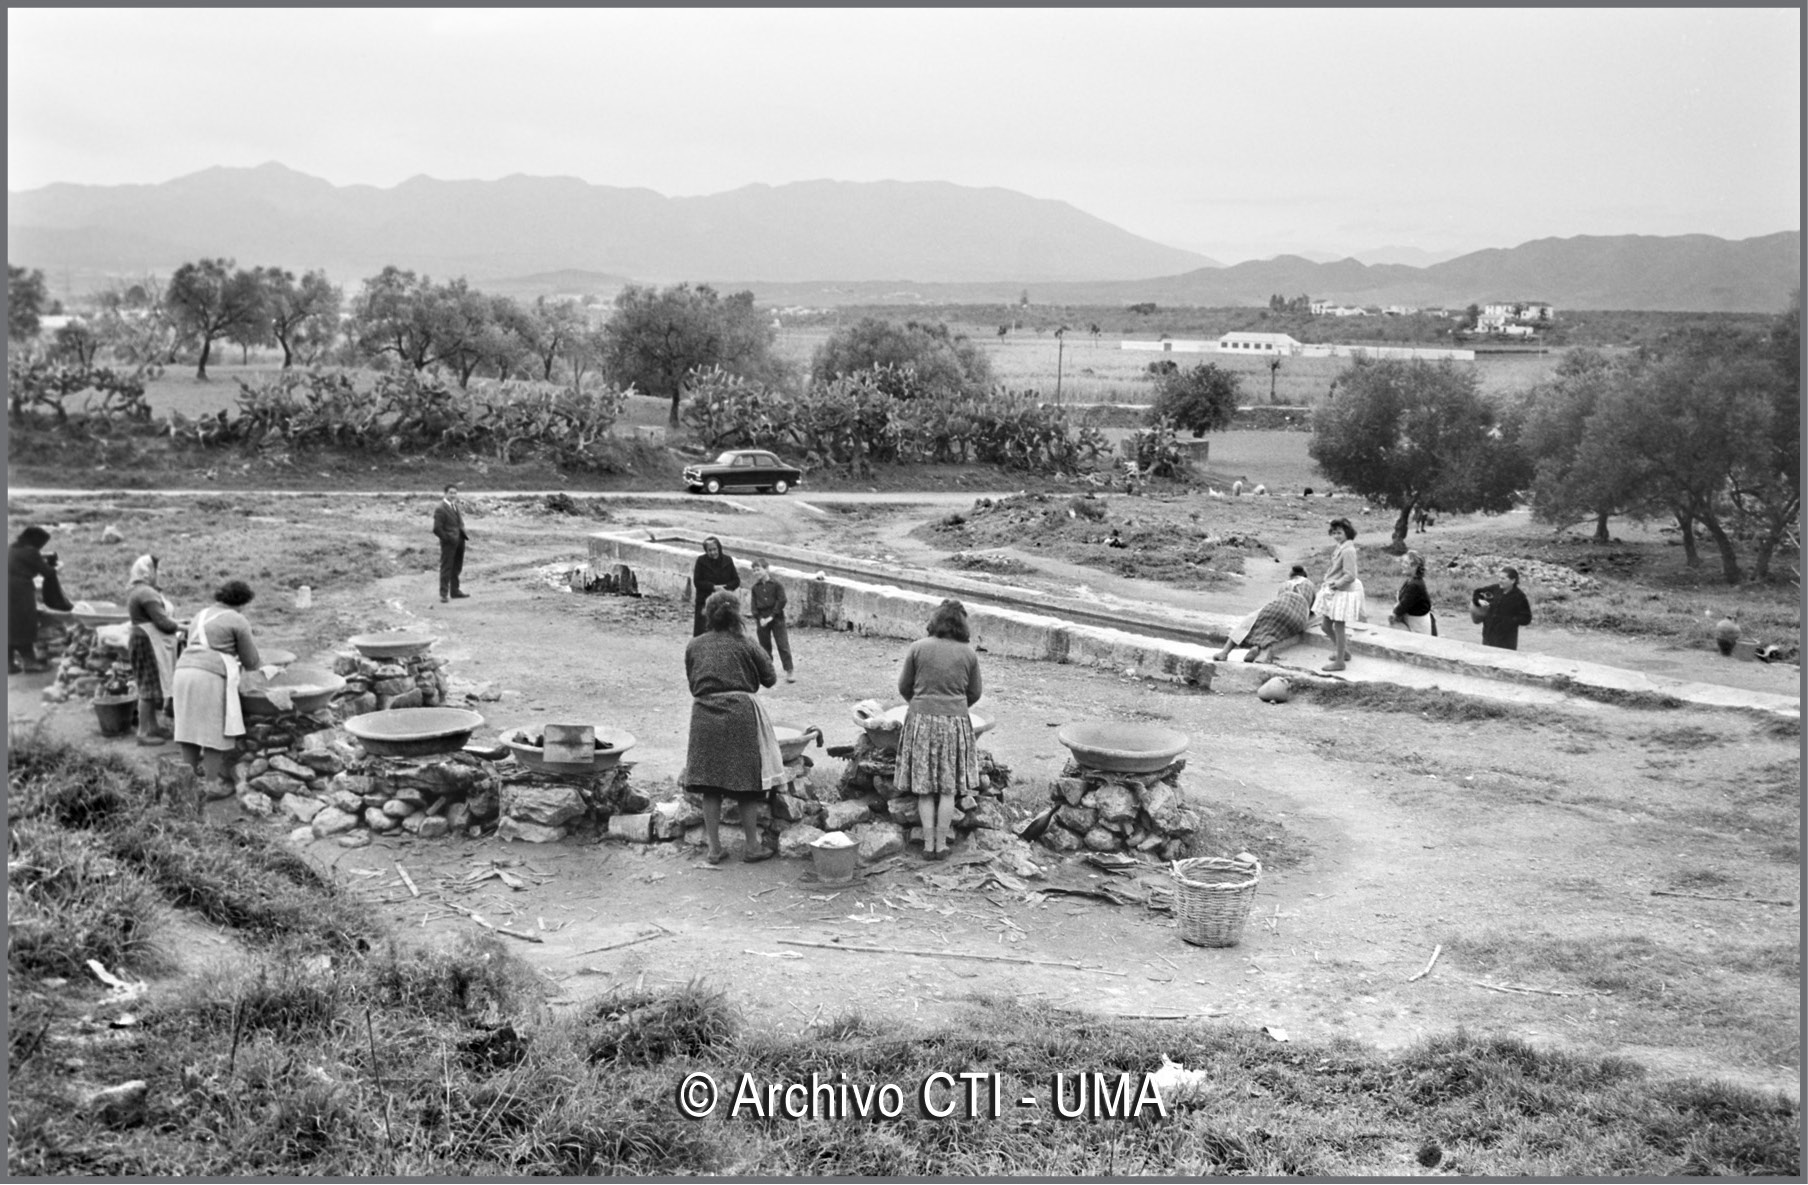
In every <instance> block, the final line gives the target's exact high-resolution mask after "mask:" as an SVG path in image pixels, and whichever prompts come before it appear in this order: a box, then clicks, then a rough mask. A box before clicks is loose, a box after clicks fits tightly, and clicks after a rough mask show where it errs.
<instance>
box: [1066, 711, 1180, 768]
mask: <svg viewBox="0 0 1808 1185" xmlns="http://www.w3.org/2000/svg"><path fill="white" fill-rule="evenodd" d="M1055 739H1056V740H1058V741H1060V742H1061V743H1062V744H1063V745H1066V746H1067V747H1068V748H1069V749H1070V750H1072V751H1073V755H1074V760H1075V761H1078V762H1079V763H1080V764H1081V765H1084V766H1089V767H1091V768H1092V769H1100V770H1106V771H1108V772H1111V773H1125V774H1152V773H1154V772H1155V771H1156V770H1159V769H1166V768H1167V767H1168V766H1170V765H1172V764H1173V763H1174V759H1175V758H1176V757H1179V756H1180V755H1181V754H1182V753H1185V752H1186V750H1187V745H1188V744H1190V743H1191V741H1190V739H1189V738H1188V736H1187V734H1186V733H1184V732H1176V731H1175V730H1173V729H1171V728H1160V727H1158V726H1156V725H1153V724H1126V723H1123V722H1122V721H1118V720H1080V721H1076V722H1074V723H1073V724H1066V725H1063V726H1062V727H1061V730H1060V731H1059V732H1057V733H1055Z"/></svg>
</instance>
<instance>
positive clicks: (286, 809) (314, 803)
mask: <svg viewBox="0 0 1808 1185" xmlns="http://www.w3.org/2000/svg"><path fill="white" fill-rule="evenodd" d="M325 806H326V804H325V803H324V802H321V801H320V800H319V799H318V798H309V797H308V796H307V795H305V794H285V795H283V800H282V810H283V813H284V814H285V815H288V816H289V817H290V818H292V819H294V820H296V821H297V822H300V823H312V822H313V821H314V817H315V816H316V815H318V814H319V813H320V812H321V810H322V809H324V808H325Z"/></svg>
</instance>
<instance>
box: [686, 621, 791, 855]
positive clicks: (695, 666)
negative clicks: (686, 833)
mask: <svg viewBox="0 0 1808 1185" xmlns="http://www.w3.org/2000/svg"><path fill="white" fill-rule="evenodd" d="M702 616H703V619H704V622H705V623H706V625H707V626H708V629H707V630H706V632H704V633H703V634H700V635H699V636H697V637H695V638H692V639H691V641H690V644H689V645H687V646H686V647H685V648H684V677H685V679H686V680H687V681H688V682H689V683H690V688H691V735H690V749H689V752H688V754H687V755H686V759H685V763H684V774H683V776H682V778H681V780H682V781H683V782H684V788H685V789H687V790H689V791H690V792H691V793H693V794H700V795H702V796H703V834H704V835H705V837H707V838H708V840H709V862H710V863H711V864H720V863H721V862H722V858H723V856H724V855H725V854H726V853H724V852H723V850H722V839H721V825H722V799H723V798H724V797H728V798H733V799H734V800H735V801H736V802H738V803H739V804H740V807H741V835H742V837H743V838H744V839H745V841H746V845H745V846H744V847H743V848H742V849H741V859H742V860H743V861H744V862H746V863H748V864H757V863H758V862H759V861H761V860H769V859H771V858H772V857H773V855H774V854H775V853H774V852H773V850H772V849H771V848H768V847H766V846H765V845H764V844H763V843H762V842H761V840H760V825H759V818H760V803H761V802H763V801H765V799H766V795H767V793H768V792H769V791H772V790H776V789H778V788H779V787H780V786H783V785H784V784H785V783H786V782H787V781H788V780H789V779H790V775H789V774H787V773H786V772H785V758H784V754H782V753H780V752H779V748H778V734H776V733H775V732H774V731H773V730H772V721H771V720H770V719H769V718H768V717H767V715H766V709H765V706H764V705H763V704H761V703H760V702H759V700H758V699H757V698H756V696H757V694H758V692H759V690H760V688H762V687H771V686H772V685H773V684H774V683H777V682H778V674H777V672H775V671H774V670H773V669H772V660H771V659H770V658H767V657H766V652H765V651H764V650H761V649H760V648H759V647H758V646H755V645H754V644H753V643H752V642H750V641H748V640H747V635H746V632H745V627H744V626H743V625H742V622H741V603H740V601H739V600H737V599H736V598H735V595H734V594H733V593H731V592H725V591H718V592H714V593H711V594H710V598H709V600H708V601H706V602H705V603H704V605H703V613H702Z"/></svg>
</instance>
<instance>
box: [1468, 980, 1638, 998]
mask: <svg viewBox="0 0 1808 1185" xmlns="http://www.w3.org/2000/svg"><path fill="white" fill-rule="evenodd" d="M1470 982H1472V983H1474V984H1475V986H1476V987H1480V988H1487V989H1488V990H1489V991H1491V992H1516V993H1518V994H1520V995H1532V994H1534V993H1536V994H1537V995H1541V996H1605V995H1608V994H1610V993H1607V992H1560V991H1558V990H1557V989H1555V988H1541V987H1526V986H1524V985H1521V984H1510V983H1488V982H1486V981H1484V980H1480V979H1476V980H1471V981H1470Z"/></svg>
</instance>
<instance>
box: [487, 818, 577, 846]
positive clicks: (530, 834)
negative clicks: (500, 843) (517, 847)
mask: <svg viewBox="0 0 1808 1185" xmlns="http://www.w3.org/2000/svg"><path fill="white" fill-rule="evenodd" d="M496 838H497V839H520V840H526V841H527V842H528V843H558V842H559V841H560V840H562V839H564V838H565V828H564V827H562V826H560V827H544V826H542V825H540V824H539V823H529V822H526V821H524V820H522V819H516V818H513V817H511V816H506V815H505V816H503V819H502V821H501V822H499V823H497V824H496Z"/></svg>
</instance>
